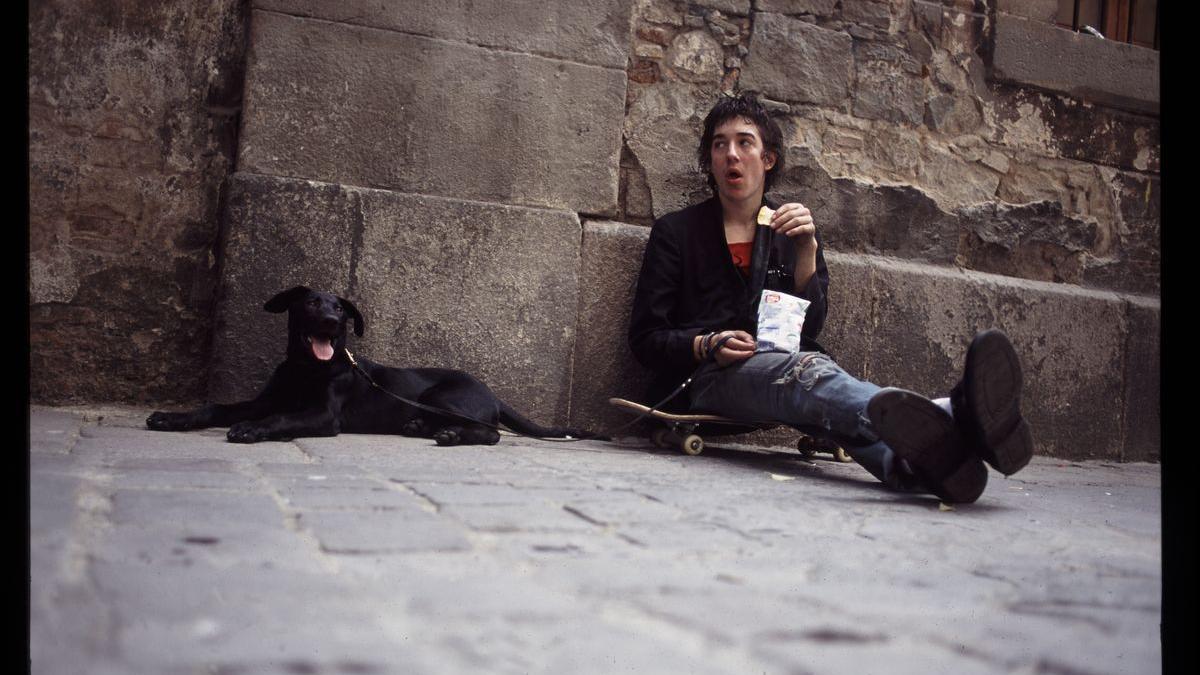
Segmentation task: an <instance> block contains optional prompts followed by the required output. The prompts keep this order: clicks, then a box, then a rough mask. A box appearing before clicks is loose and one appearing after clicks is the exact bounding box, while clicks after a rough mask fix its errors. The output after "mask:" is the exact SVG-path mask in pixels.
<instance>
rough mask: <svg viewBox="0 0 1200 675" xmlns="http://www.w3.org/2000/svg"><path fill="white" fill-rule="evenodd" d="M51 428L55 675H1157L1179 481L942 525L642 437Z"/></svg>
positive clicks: (910, 499)
mask: <svg viewBox="0 0 1200 675" xmlns="http://www.w3.org/2000/svg"><path fill="white" fill-rule="evenodd" d="M148 412H149V411H146V410H132V409H127V408H107V407H87V408H72V409H64V408H43V407H37V406H34V407H31V408H30V443H31V447H30V471H31V473H30V499H31V516H30V517H31V523H30V527H31V542H30V543H31V552H30V553H31V570H32V586H31V589H30V593H31V595H30V604H31V614H32V617H31V625H30V639H31V642H30V652H31V658H32V666H33V672H34V673H56V674H57V673H84V672H87V673H229V674H233V673H462V672H486V673H528V672H535V673H547V672H550V673H568V672H569V673H576V672H582V673H613V672H642V673H675V672H687V673H884V672H886V673H889V674H891V673H921V674H923V675H927V674H928V673H956V674H957V673H1056V674H1069V675H1079V674H1086V673H1138V674H1139V675H1142V674H1146V673H1156V672H1160V671H1161V661H1160V656H1161V646H1160V643H1159V637H1158V635H1159V620H1160V606H1161V589H1162V578H1161V572H1160V569H1161V564H1160V541H1161V537H1160V511H1159V492H1160V490H1159V480H1160V473H1159V466H1158V465H1157V464H1124V465H1118V464H1108V463H1096V462H1087V463H1079V462H1066V461H1060V460H1054V459H1051V458H1042V457H1038V458H1035V459H1034V461H1033V463H1032V464H1031V465H1030V466H1029V467H1028V468H1026V469H1025V470H1024V471H1022V472H1021V473H1020V474H1018V475H1017V476H1014V477H1012V478H1009V479H1005V478H1003V477H1002V476H1000V475H999V474H996V473H992V475H991V482H990V485H989V486H988V490H987V492H986V493H985V494H984V496H983V498H982V499H981V500H980V501H979V502H978V503H976V504H974V505H970V506H959V507H956V508H954V509H953V510H945V509H944V508H943V507H941V506H939V503H938V501H937V500H936V499H934V498H927V497H918V496H912V495H898V494H895V493H891V492H889V491H887V490H886V489H885V488H883V487H882V486H881V485H879V484H878V483H876V482H875V481H874V479H872V478H871V477H870V476H869V475H868V474H867V473H866V471H864V470H863V469H861V468H860V467H858V466H857V465H854V464H845V465H843V464H838V463H835V462H832V461H825V460H820V459H818V460H815V461H814V462H808V461H805V460H803V459H802V458H801V456H800V455H799V454H798V453H795V452H786V451H783V450H774V451H766V450H762V449H755V448H750V447H747V446H739V445H734V444H729V445H720V446H719V447H715V448H714V447H710V449H708V450H706V451H705V453H704V454H703V455H700V456H697V457H689V456H685V455H681V454H678V453H675V452H672V451H666V450H658V449H654V448H652V447H651V446H650V445H649V444H648V443H645V442H643V441H641V440H638V439H626V440H624V441H623V442H622V443H616V444H614V443H602V442H593V441H589V442H583V443H573V444H563V443H551V442H543V441H527V440H523V439H518V438H514V437H507V436H506V437H505V438H504V439H502V440H501V442H500V444H499V445H497V446H492V447H461V448H439V447H436V446H435V445H433V443H432V442H431V441H424V440H418V439H406V438H398V437H389V436H354V435H343V436H339V437H337V438H323V439H301V440H297V441H295V442H291V443H261V444H257V445H250V446H248V445H236V444H231V443H226V442H225V438H224V433H225V431H224V430H218V429H213V430H207V431H199V432H191V433H161V432H152V431H148V430H146V429H145V428H144V422H143V420H144V419H145V416H146V414H147V413H148Z"/></svg>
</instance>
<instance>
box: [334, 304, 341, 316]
mask: <svg viewBox="0 0 1200 675" xmlns="http://www.w3.org/2000/svg"><path fill="white" fill-rule="evenodd" d="M333 311H335V312H337V313H338V314H341V313H342V306H341V305H334V306H333Z"/></svg>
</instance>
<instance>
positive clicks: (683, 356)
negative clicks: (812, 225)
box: [629, 197, 829, 410]
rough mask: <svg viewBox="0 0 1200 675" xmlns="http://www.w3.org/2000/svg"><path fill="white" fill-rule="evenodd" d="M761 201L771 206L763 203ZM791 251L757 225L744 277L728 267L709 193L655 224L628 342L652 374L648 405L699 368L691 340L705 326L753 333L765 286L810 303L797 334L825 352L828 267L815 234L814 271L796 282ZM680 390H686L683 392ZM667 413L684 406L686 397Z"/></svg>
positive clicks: (716, 205) (729, 260)
mask: <svg viewBox="0 0 1200 675" xmlns="http://www.w3.org/2000/svg"><path fill="white" fill-rule="evenodd" d="M763 203H764V204H767V205H768V206H771V207H772V208H775V207H776V206H777V205H776V204H774V203H771V202H770V201H767V200H764V201H763ZM795 261H796V250H795V244H794V243H793V242H792V240H790V239H788V238H787V237H784V236H776V235H775V233H774V231H772V230H771V229H770V228H769V227H766V226H762V225H760V226H759V227H758V231H757V232H756V233H755V237H754V247H753V257H752V259H751V263H750V270H751V273H750V279H748V280H747V279H745V278H744V277H742V275H741V273H740V272H738V270H737V267H735V266H734V264H733V260H732V258H731V257H730V255H729V247H728V244H727V243H726V241H725V227H724V220H723V217H722V214H721V202H720V201H719V200H718V199H717V198H716V197H712V198H710V199H708V200H707V201H704V202H701V203H699V204H695V205H693V206H690V207H688V208H686V209H683V210H681V211H675V212H674V213H669V214H667V215H665V216H663V217H662V218H659V219H658V220H656V221H655V222H654V227H653V228H651V230H650V240H649V242H647V244H646V251H645V254H644V255H643V257H642V269H641V272H640V273H639V274H638V282H637V292H636V295H635V296H634V301H633V315H632V317H631V319H630V324H629V346H630V348H631V349H632V350H633V354H634V356H635V357H636V358H637V360H638V362H639V363H641V364H642V365H643V366H646V367H647V368H649V369H651V370H653V371H655V379H654V383H653V385H652V386H651V390H650V392H649V397H650V399H651V400H650V401H648V403H649V404H654V403H657V402H658V401H659V400H661V399H662V398H663V397H665V396H667V394H669V393H671V391H673V390H674V389H675V387H677V386H678V385H679V384H680V383H681V382H683V381H684V380H685V379H687V377H688V376H689V375H691V374H692V372H693V371H694V370H695V369H696V367H697V366H698V365H699V364H698V363H696V360H695V358H694V357H693V355H692V340H693V338H695V336H697V335H700V334H702V333H707V332H709V331H720V330H734V329H740V330H744V331H746V332H748V333H750V334H751V335H755V334H756V327H757V322H758V321H757V317H758V299H759V297H760V296H761V294H762V290H763V288H764V287H765V288H769V289H771V290H778V291H783V292H785V293H790V294H792V295H795V296H798V297H801V298H804V299H805V300H808V301H809V302H810V303H812V304H810V305H809V307H808V311H807V313H806V314H805V319H804V329H803V331H802V334H801V345H802V348H803V349H807V350H813V351H824V350H823V349H822V348H821V346H820V345H819V344H818V343H817V342H816V339H815V338H816V336H817V335H818V334H819V333H820V332H821V328H822V327H823V326H824V325H825V314H826V311H827V309H826V308H827V305H826V291H827V290H828V288H829V271H828V269H827V268H826V267H825V256H824V253H823V251H822V247H821V243H820V237H819V236H818V237H817V271H816V273H815V274H814V275H813V277H812V279H811V280H810V281H809V283H808V285H807V286H806V287H805V288H800V289H798V288H796V287H795V277H794V275H793V270H794V268H795ZM685 393H686V392H685ZM678 400H679V402H678V404H676V401H672V404H670V405H667V406H666V409H667V410H686V398H685V397H684V396H681V397H679V399H678Z"/></svg>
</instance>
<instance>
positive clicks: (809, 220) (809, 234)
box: [770, 202, 817, 248]
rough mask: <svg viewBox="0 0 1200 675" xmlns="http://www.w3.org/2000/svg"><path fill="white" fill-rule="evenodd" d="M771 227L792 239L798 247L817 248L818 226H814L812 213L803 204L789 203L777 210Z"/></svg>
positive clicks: (772, 218)
mask: <svg viewBox="0 0 1200 675" xmlns="http://www.w3.org/2000/svg"><path fill="white" fill-rule="evenodd" d="M770 227H771V229H773V230H775V231H776V232H778V233H780V234H782V235H784V236H786V237H791V238H792V239H793V240H794V241H795V242H796V246H798V247H801V248H804V247H808V246H813V247H815V246H816V244H817V239H816V235H817V226H816V225H814V224H813V217H812V212H810V211H809V210H808V207H807V206H805V205H803V204H800V203H797V202H789V203H787V204H784V205H783V206H780V207H779V208H777V209H775V214H774V215H773V216H771V223H770Z"/></svg>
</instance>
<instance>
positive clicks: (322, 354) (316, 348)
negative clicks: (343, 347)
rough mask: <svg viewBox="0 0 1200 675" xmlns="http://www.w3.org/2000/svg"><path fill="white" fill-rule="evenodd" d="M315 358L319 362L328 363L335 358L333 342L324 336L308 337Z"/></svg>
mask: <svg viewBox="0 0 1200 675" xmlns="http://www.w3.org/2000/svg"><path fill="white" fill-rule="evenodd" d="M307 340H308V344H309V347H311V348H312V354H313V357H314V358H316V359H317V360H318V361H328V360H329V359H332V358H333V340H332V339H331V338H329V337H326V336H323V335H309V336H307Z"/></svg>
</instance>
